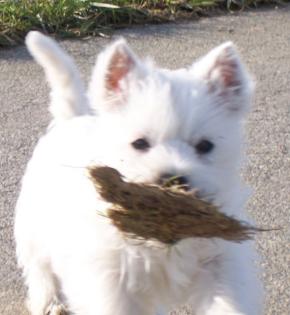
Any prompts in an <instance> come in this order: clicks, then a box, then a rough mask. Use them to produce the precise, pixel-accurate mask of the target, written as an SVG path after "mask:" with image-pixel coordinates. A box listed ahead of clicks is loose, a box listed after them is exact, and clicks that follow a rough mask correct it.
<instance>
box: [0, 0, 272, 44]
mask: <svg viewBox="0 0 290 315" xmlns="http://www.w3.org/2000/svg"><path fill="white" fill-rule="evenodd" d="M104 1H106V3H104V2H102V1H91V0H59V1H56V0H7V1H5V0H4V1H3V0H0V46H12V45H16V44H18V43H22V42H23V39H24V37H25V35H26V33H27V32H28V31H29V30H40V31H42V32H44V33H50V34H54V35H55V36H58V37H62V38H68V37H84V36H89V35H103V34H108V33H109V32H110V30H112V29H114V28H120V27H124V26H128V25H131V24H144V23H149V22H151V23H152V22H155V23H157V22H165V21H170V20H172V19H176V18H180V17H185V16H186V17H192V16H197V15H198V14H200V13H201V12H204V10H206V9H209V8H213V7H217V6H218V7H224V8H228V9H231V8H232V5H234V6H235V7H236V8H237V7H238V8H242V7H243V6H245V5H246V4H247V3H256V2H260V1H261V0H133V1H129V0H111V1H108V0H104ZM245 1H247V2H245ZM266 1H268V0H266Z"/></svg>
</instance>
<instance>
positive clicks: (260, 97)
mask: <svg viewBox="0 0 290 315" xmlns="http://www.w3.org/2000/svg"><path fill="white" fill-rule="evenodd" d="M116 34H117V35H118V36H124V37H126V38H127V39H128V41H129V42H130V44H131V45H132V47H133V48H134V49H135V50H136V51H137V53H139V54H140V55H141V56H147V55H149V56H154V57H155V60H156V61H157V63H159V64H160V65H162V66H166V67H169V68H178V67H180V66H185V65H188V64H190V63H191V62H192V61H193V59H194V58H196V57H198V56H201V55H202V54H204V53H205V52H207V51H208V50H209V49H210V48H213V47H214V46H215V45H217V44H220V43H222V42H223V41H227V40H232V41H234V42H235V43H236V44H237V46H238V47H239V50H240V52H241V54H242V56H243V59H244V60H245V62H246V63H247V65H248V67H249V69H250V71H251V72H252V74H253V75H254V77H255V79H256V82H257V92H256V98H255V102H254V103H255V104H254V108H253V111H252V113H251V114H250V116H249V119H248V122H247V126H246V127H247V135H248V149H247V151H248V165H247V167H245V169H244V171H243V174H244V177H245V180H246V181H247V182H248V183H249V185H250V186H251V187H252V188H253V197H252V198H251V200H250V202H249V204H248V210H249V212H250V214H251V215H252V216H253V218H255V219H256V221H257V223H258V224H259V225H262V226H271V227H273V226H274V227H278V226H279V227H281V230H279V231H276V232H270V233H264V234H261V235H259V236H258V238H257V247H258V249H259V251H260V253H261V255H262V262H261V267H262V268H263V273H262V278H263V282H264V286H265V290H266V302H265V315H289V314H290V229H289V225H290V6H286V7H281V8H279V9H271V10H268V9H263V10H257V11H251V12H244V13H241V14H239V15H227V16H219V17H211V18H203V19H201V20H199V21H198V22H192V23H181V24H177V25H176V24H169V25H161V26H145V27H135V28H131V29H129V30H123V31H119V32H118V33H116ZM107 42H108V40H107V39H101V38H93V39H88V40H83V41H65V42H63V43H62V45H63V46H64V47H65V48H66V49H67V50H68V51H69V52H70V53H71V54H72V55H73V56H74V57H75V59H76V61H77V63H78V65H79V67H80V69H81V72H82V74H83V75H84V76H86V77H87V76H88V75H89V73H90V69H91V67H92V65H93V63H94V60H95V55H96V53H97V52H99V51H100V49H101V48H102V47H103V46H104V45H105V44H107ZM47 102H48V89H47V86H46V83H45V80H44V76H43V73H42V71H41V69H40V68H39V67H38V66H37V65H36V64H35V63H34V62H33V61H32V60H31V58H30V57H29V55H28V53H27V52H26V49H25V47H18V48H15V49H10V50H2V51H0V280H1V281H0V314H1V315H16V314H19V315H24V314H26V311H25V307H24V303H23V296H24V292H25V290H24V288H23V286H22V282H21V279H20V275H19V271H18V270H17V268H16V262H15V255H14V243H13V235H12V229H13V208H14V205H15V200H16V197H17V194H18V191H19V182H20V178H21V176H22V174H23V172H24V168H25V165H26V162H27V160H28V158H29V156H30V154H31V151H32V148H33V146H34V144H35V142H36V140H37V138H38V137H39V135H40V134H41V133H42V132H43V130H44V129H45V127H46V125H47V123H48V121H49V115H48V112H47ZM237 272H238V271H237ZM181 313H184V314H185V313H187V314H189V313H190V312H189V311H188V310H187V311H181Z"/></svg>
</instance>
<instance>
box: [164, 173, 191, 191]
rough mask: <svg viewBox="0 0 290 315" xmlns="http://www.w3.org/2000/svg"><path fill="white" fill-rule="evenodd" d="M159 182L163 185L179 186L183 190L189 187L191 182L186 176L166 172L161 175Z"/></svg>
mask: <svg viewBox="0 0 290 315" xmlns="http://www.w3.org/2000/svg"><path fill="white" fill-rule="evenodd" d="M158 184H159V185H160V186H162V187H172V186H178V187H179V188H182V189H183V190H188V189H189V182H188V179H187V178H186V177H185V176H180V175H175V174H170V173H165V174H162V175H161V176H160V177H159V180H158Z"/></svg>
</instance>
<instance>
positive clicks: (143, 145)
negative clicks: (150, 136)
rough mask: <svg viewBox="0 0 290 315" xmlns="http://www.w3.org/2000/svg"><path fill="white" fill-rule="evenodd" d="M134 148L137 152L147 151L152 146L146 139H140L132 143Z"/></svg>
mask: <svg viewBox="0 0 290 315" xmlns="http://www.w3.org/2000/svg"><path fill="white" fill-rule="evenodd" d="M131 145H132V147H133V148H134V149H136V150H140V151H145V150H148V149H149V148H150V144H149V142H148V141H147V139H145V138H140V139H137V140H135V141H134V142H132V143H131Z"/></svg>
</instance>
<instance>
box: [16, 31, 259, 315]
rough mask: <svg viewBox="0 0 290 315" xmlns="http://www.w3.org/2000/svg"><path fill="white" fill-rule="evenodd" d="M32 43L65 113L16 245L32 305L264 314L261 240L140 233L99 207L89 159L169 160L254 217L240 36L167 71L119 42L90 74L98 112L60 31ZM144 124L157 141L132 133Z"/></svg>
mask: <svg viewBox="0 0 290 315" xmlns="http://www.w3.org/2000/svg"><path fill="white" fill-rule="evenodd" d="M26 42H27V46H28V49H29V50H30V52H31V53H32V55H33V56H34V57H35V58H36V60H38V62H39V63H40V64H41V65H42V66H43V67H44V70H45V72H46V75H47V78H48V80H49V82H50V85H51V88H52V95H53V97H52V104H51V112H52V114H53V115H54V120H55V121H56V122H57V123H56V124H53V125H52V127H51V128H50V129H49V130H48V131H47V133H46V134H45V135H44V136H43V137H42V138H41V139H40V141H39V143H38V145H37V147H36V149H35V151H34V153H33V156H32V158H31V160H30V162H29V164H28V167H27V171H26V173H25V175H24V178H23V183H22V190H21V193H20V197H19V200H18V203H17V209H16V218H15V238H16V243H17V258H18V261H19V264H20V265H21V267H22V268H23V274H24V277H25V279H26V284H27V286H28V289H29V291H28V296H29V302H28V305H29V308H30V311H31V313H32V315H43V314H45V310H47V309H48V308H51V310H52V311H51V314H52V315H53V314H56V312H54V311H53V310H54V309H56V307H54V306H52V305H57V304H58V303H59V302H60V301H64V302H65V303H66V304H67V305H68V307H69V308H70V310H71V311H72V312H73V313H74V314H78V315H113V314H114V315H151V314H152V315H156V314H157V313H158V314H165V313H166V312H167V311H168V310H170V309H172V308H173V307H176V306H178V305H180V304H183V303H191V304H192V307H193V309H194V311H195V314H196V315H246V314H247V315H258V314H260V312H261V310H260V304H261V296H260V288H259V282H258V281H257V272H256V270H255V268H254V263H253V261H254V259H256V256H255V251H254V249H253V248H252V244H251V242H246V243H243V244H235V243H231V242H226V241H223V240H220V239H211V240H210V239H197V238H195V239H194V238H192V239H186V240H183V241H181V242H179V243H178V244H176V245H175V246H172V247H170V248H168V247H166V246H163V245H162V244H159V243H157V242H153V241H152V242H146V243H145V244H142V245H140V244H139V245H136V244H134V242H133V241H130V240H126V239H124V238H123V237H122V235H121V234H120V233H119V231H118V230H117V229H116V228H115V227H114V226H112V225H111V224H110V222H109V221H108V220H107V219H106V218H104V217H103V216H98V214H97V213H98V211H99V212H106V209H107V208H108V206H109V204H108V203H106V202H105V201H103V200H101V198H100V196H98V195H97V193H96V191H95V189H94V187H93V185H92V183H91V182H90V180H89V179H88V176H87V171H86V167H87V166H89V165H108V166H111V167H114V168H116V169H118V170H119V171H120V172H121V173H122V174H123V175H124V176H125V177H126V178H127V179H128V180H130V181H135V182H145V183H154V182H156V181H157V180H158V178H159V177H160V176H161V175H162V174H164V173H173V174H178V175H184V176H187V178H188V179H189V182H190V184H191V186H193V187H197V188H198V189H199V191H200V193H201V194H202V195H203V196H204V197H205V198H208V199H210V200H212V201H213V202H215V203H216V204H217V205H219V206H220V207H221V208H222V210H223V211H224V212H226V213H228V214H231V215H235V216H236V217H240V218H245V215H244V213H243V211H242V208H243V206H244V203H245V201H246V193H245V189H244V188H243V187H242V185H241V183H240V179H239V166H240V160H241V145H242V132H241V131H242V130H241V129H242V128H241V127H242V126H241V125H242V118H243V116H244V113H245V112H246V111H247V109H248V107H249V103H250V96H251V81H250V79H249V77H248V75H247V73H246V71H245V69H244V66H243V65H242V64H241V62H240V60H239V57H238V55H237V53H236V51H235V49H234V47H233V45H232V44H230V43H227V44H224V45H222V46H220V47H218V48H216V49H215V50H213V51H212V52H210V53H209V54H208V55H207V56H205V57H204V58H203V59H201V60H200V61H198V62H197V63H196V64H194V65H193V66H192V67H191V68H189V69H180V70H177V71H169V70H163V69H158V68H156V67H155V66H153V65H152V64H149V63H148V64H147V63H146V62H141V61H140V60H139V59H138V58H137V57H136V56H135V55H134V54H133V53H132V52H131V51H130V49H129V48H128V46H127V44H126V42H125V41H123V40H121V41H118V42H117V43H114V44H112V46H110V47H109V48H107V49H106V50H105V51H104V52H103V53H102V54H101V55H100V57H99V58H98V60H97V63H96V67H95V70H94V73H93V77H92V80H91V84H90V90H89V104H90V108H92V109H93V110H94V111H97V112H99V116H97V115H95V114H90V112H91V111H92V110H91V109H90V108H89V107H88V106H87V103H86V101H85V99H86V96H85V93H84V90H83V88H82V87H81V86H82V85H81V82H80V79H79V76H78V73H77V70H76V69H75V66H74V65H73V63H72V61H71V60H70V59H69V57H67V56H66V55H65V54H64V52H63V51H62V50H61V49H60V48H59V47H58V46H57V44H56V43H54V42H53V41H52V40H51V39H48V38H46V37H45V36H43V35H41V34H39V33H36V32H33V33H30V34H29V35H28V38H27V41H26ZM116 60H117V61H116ZM72 101H73V102H72ZM85 114H87V115H85ZM144 137H146V139H147V140H148V141H149V143H150V146H151V147H150V149H148V150H147V151H146V152H142V151H138V150H136V149H134V148H133V147H132V145H131V143H132V142H133V141H135V140H136V139H138V138H144ZM201 139H209V140H211V141H212V142H213V143H214V144H215V148H214V149H213V151H212V152H210V153H208V154H204V155H200V154H198V153H197V152H196V149H195V145H196V144H197V143H198V142H199V141H200V140H201Z"/></svg>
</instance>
